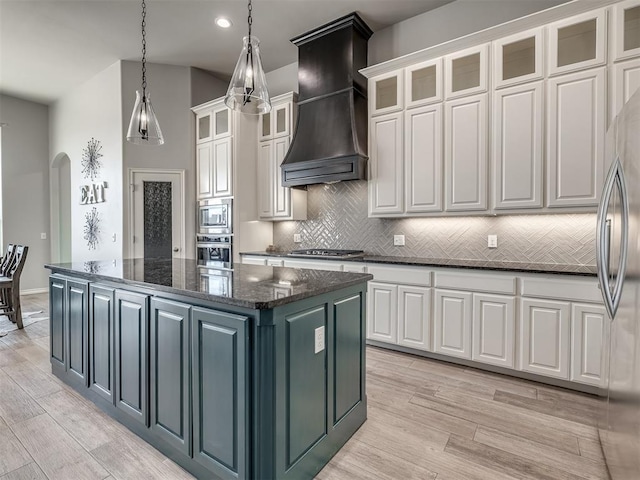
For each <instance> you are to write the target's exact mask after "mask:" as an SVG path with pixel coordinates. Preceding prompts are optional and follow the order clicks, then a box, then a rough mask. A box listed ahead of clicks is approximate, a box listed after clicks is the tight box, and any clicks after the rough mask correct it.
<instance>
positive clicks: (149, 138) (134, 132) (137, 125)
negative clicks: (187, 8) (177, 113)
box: [127, 0, 164, 145]
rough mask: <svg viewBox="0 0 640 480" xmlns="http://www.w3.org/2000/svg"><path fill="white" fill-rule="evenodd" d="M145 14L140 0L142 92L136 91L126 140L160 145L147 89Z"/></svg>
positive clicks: (159, 134)
mask: <svg viewBox="0 0 640 480" xmlns="http://www.w3.org/2000/svg"><path fill="white" fill-rule="evenodd" d="M146 16H147V6H146V3H145V0H142V93H140V91H136V103H135V105H134V106H133V113H132V114H131V121H130V122H129V129H128V130H127V141H128V142H131V143H135V144H138V145H162V144H163V143H164V138H163V137H162V131H161V130H160V124H159V123H158V119H157V118H156V114H155V112H154V111H153V106H152V105H151V99H150V98H149V92H148V91H147V39H146V31H145V26H146V23H145V18H146Z"/></svg>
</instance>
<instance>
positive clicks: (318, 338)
mask: <svg viewBox="0 0 640 480" xmlns="http://www.w3.org/2000/svg"><path fill="white" fill-rule="evenodd" d="M314 343H315V348H314V353H320V352H321V351H323V350H324V326H322V327H318V328H316V330H315V342H314Z"/></svg>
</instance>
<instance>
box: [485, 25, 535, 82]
mask: <svg viewBox="0 0 640 480" xmlns="http://www.w3.org/2000/svg"><path fill="white" fill-rule="evenodd" d="M542 33H543V29H542V28H535V29H533V30H527V31H525V32H520V33H517V34H515V35H511V36H509V37H505V38H501V39H499V40H496V41H495V42H493V59H492V60H493V62H492V63H493V77H494V85H495V87H496V88H502V87H506V86H508V85H514V84H516V83H524V82H530V81H532V80H539V79H541V78H542V72H543V58H544V57H543V47H542V45H543V43H542V38H543V36H542Z"/></svg>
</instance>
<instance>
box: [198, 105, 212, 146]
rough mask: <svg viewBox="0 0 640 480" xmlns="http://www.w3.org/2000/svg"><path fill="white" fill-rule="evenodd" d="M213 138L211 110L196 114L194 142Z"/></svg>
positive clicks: (208, 140) (202, 141) (207, 140)
mask: <svg viewBox="0 0 640 480" xmlns="http://www.w3.org/2000/svg"><path fill="white" fill-rule="evenodd" d="M212 139H213V116H212V112H211V111H210V110H209V111H206V112H202V113H198V114H197V115H196V143H204V142H210V141H211V140H212Z"/></svg>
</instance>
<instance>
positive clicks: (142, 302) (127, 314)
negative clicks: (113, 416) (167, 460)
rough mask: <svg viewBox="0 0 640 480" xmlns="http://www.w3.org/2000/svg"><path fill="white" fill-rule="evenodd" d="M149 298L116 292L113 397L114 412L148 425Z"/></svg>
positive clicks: (120, 291)
mask: <svg viewBox="0 0 640 480" xmlns="http://www.w3.org/2000/svg"><path fill="white" fill-rule="evenodd" d="M148 304H149V297H148V296H147V295H142V294H139V293H132V292H125V291H123V290H116V296H115V307H116V314H115V324H116V325H115V360H116V361H115V396H116V408H118V409H120V410H122V411H123V412H124V413H126V414H128V415H129V416H131V417H132V418H133V419H135V420H137V421H138V422H140V423H142V424H144V425H147V426H148V425H149V411H148V410H149V409H148V405H149V398H148V396H149V393H148V391H147V385H148V380H149V379H148V375H149V365H148V358H149V349H148V347H147V339H148V335H149V334H148V328H149V327H148V324H149V306H148Z"/></svg>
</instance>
